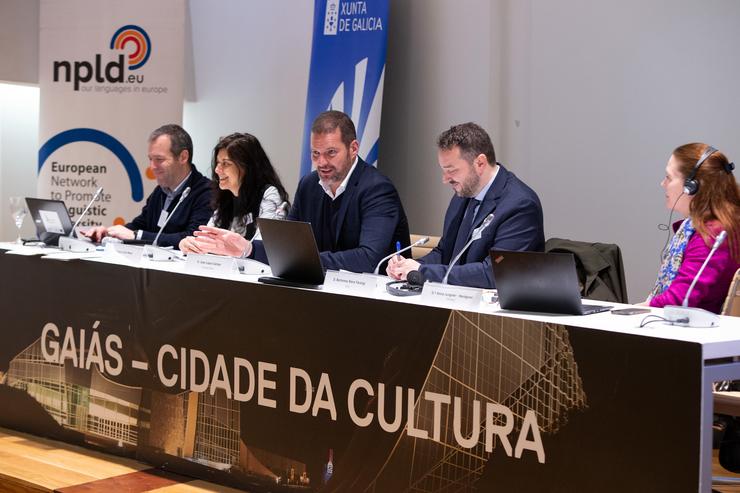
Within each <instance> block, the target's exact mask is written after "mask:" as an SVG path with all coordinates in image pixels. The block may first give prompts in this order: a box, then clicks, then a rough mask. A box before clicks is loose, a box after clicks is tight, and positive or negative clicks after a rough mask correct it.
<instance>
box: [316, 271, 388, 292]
mask: <svg viewBox="0 0 740 493" xmlns="http://www.w3.org/2000/svg"><path fill="white" fill-rule="evenodd" d="M377 277H378V276H369V275H366V274H357V273H355V272H345V271H337V270H329V271H326V277H325V278H324V288H323V290H324V291H329V292H330V293H340V294H355V295H358V296H373V295H374V293H375V290H376V288H377V286H378V280H377Z"/></svg>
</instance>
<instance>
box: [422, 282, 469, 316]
mask: <svg viewBox="0 0 740 493" xmlns="http://www.w3.org/2000/svg"><path fill="white" fill-rule="evenodd" d="M482 294H483V290H482V289H479V288H470V287H467V286H452V285H450V284H441V283H438V282H426V283H424V287H423V288H422V289H421V301H422V302H423V303H425V304H429V305H432V306H443V307H445V308H453V309H456V310H477V309H478V307H479V306H480V302H481V296H482Z"/></svg>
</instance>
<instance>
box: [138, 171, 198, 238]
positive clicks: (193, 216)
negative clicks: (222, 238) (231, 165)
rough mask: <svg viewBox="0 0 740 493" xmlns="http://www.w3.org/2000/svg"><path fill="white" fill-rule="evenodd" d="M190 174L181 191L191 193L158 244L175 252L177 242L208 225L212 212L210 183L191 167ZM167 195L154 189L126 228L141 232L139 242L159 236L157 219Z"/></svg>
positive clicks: (159, 189)
mask: <svg viewBox="0 0 740 493" xmlns="http://www.w3.org/2000/svg"><path fill="white" fill-rule="evenodd" d="M190 169H191V173H190V177H189V178H188V181H187V182H185V186H184V187H183V188H182V190H185V189H186V188H187V187H190V193H189V194H188V196H187V197H185V199H184V200H183V201H182V204H180V207H178V208H177V211H175V215H174V216H172V219H170V220H169V221H168V222H167V226H165V228H164V231H162V234H161V235H160V236H159V241H158V242H157V243H158V245H159V246H173V247H175V248H177V246H178V244H179V243H180V240H182V239H183V238H185V237H186V236H190V235H192V234H193V231H195V230H196V229H198V226H200V225H201V224H208V220H209V219H210V218H211V215H212V214H213V209H211V180H209V179H208V178H206V177H205V176H203V175H202V174H201V173H200V172H199V171H198V170H197V169H196V168H195V166H192V165H191V166H190ZM181 195H182V191H180V193H179V194H177V196H175V198H174V199H173V200H172V202H171V203H170V206H169V208H168V212H172V210H173V209H174V208H175V206H176V205H177V202H178V201H179V200H180V196H181ZM166 198H167V197H166V195H165V193H164V192H163V191H162V188H161V187H159V186H157V187H156V188H155V189H154V191H153V192H152V193H151V194H150V195H149V197H147V199H146V204H145V205H144V208H143V209H142V210H141V214H139V215H138V216H136V217H135V218H134V220H133V221H131V222H130V223H128V224H126V227H127V228H128V229H131V230H137V229H140V230H142V235H141V239H142V240H144V241H146V242H147V243H152V242H153V241H154V238H156V236H157V233H158V232H159V226H157V222H158V221H159V216H160V215H161V214H162V208H163V206H164V202H165V200H166Z"/></svg>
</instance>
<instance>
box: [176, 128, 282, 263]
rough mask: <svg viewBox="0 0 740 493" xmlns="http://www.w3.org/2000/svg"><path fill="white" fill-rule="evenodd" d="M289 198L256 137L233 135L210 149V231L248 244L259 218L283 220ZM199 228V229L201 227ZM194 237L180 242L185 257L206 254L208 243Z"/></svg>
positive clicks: (222, 139) (244, 134) (240, 134)
mask: <svg viewBox="0 0 740 493" xmlns="http://www.w3.org/2000/svg"><path fill="white" fill-rule="evenodd" d="M288 205H289V204H288V194H287V193H286V192H285V188H283V184H282V183H281V182H280V178H279V177H278V175H277V172H276V171H275V168H273V167H272V164H271V163H270V159H269V158H268V157H267V154H266V153H265V151H264V149H263V148H262V145H261V144H260V142H259V140H257V137H255V136H253V135H251V134H247V133H243V134H242V133H234V134H231V135H227V136H226V137H222V138H221V139H219V141H218V144H216V147H215V148H214V149H213V208H214V211H215V212H214V213H213V216H212V217H211V220H210V221H209V222H208V226H209V227H215V228H219V229H222V230H228V231H230V232H231V233H233V234H235V235H239V236H241V237H243V238H245V239H247V240H251V239H252V238H253V237H254V236H255V235H256V234H257V224H256V222H255V220H256V219H257V218H258V217H266V218H269V219H283V218H285V216H286V215H287V213H288ZM201 228H202V226H201ZM195 234H196V236H188V237H186V238H183V239H182V241H180V245H179V248H180V250H182V251H183V252H185V253H208V252H209V251H210V250H211V248H210V243H209V242H208V241H207V240H202V239H201V238H198V231H196V233H195Z"/></svg>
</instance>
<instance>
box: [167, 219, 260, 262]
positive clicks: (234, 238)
mask: <svg viewBox="0 0 740 493" xmlns="http://www.w3.org/2000/svg"><path fill="white" fill-rule="evenodd" d="M193 235H194V236H188V237H186V238H183V239H182V240H181V241H180V244H179V245H178V246H179V248H180V250H181V251H182V252H183V253H200V254H202V253H215V254H217V255H228V256H231V257H241V256H242V255H244V256H247V255H249V253H251V251H252V243H251V242H250V241H249V240H247V239H246V238H244V237H243V236H242V235H240V234H238V233H234V232H233V231H229V230H228V229H222V228H214V227H212V226H199V227H198V230H197V231H194V232H193Z"/></svg>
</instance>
